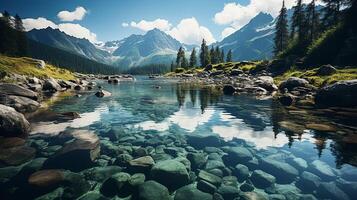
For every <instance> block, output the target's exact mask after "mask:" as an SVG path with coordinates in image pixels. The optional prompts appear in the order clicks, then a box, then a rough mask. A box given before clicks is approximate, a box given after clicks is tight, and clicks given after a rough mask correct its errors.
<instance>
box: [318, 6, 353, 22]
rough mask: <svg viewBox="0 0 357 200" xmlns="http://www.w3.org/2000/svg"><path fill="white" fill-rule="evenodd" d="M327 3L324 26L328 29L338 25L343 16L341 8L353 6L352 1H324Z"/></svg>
mask: <svg viewBox="0 0 357 200" xmlns="http://www.w3.org/2000/svg"><path fill="white" fill-rule="evenodd" d="M322 1H323V2H324V3H325V6H324V13H325V14H324V16H323V20H322V21H323V25H324V28H325V29H327V28H329V27H331V26H333V25H336V24H337V23H338V21H339V19H340V16H341V7H343V6H348V5H351V2H352V1H351V0H322Z"/></svg>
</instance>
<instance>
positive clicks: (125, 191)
mask: <svg viewBox="0 0 357 200" xmlns="http://www.w3.org/2000/svg"><path fill="white" fill-rule="evenodd" d="M129 180H130V174H128V173H124V172H119V173H116V174H114V175H112V176H111V177H110V178H108V179H107V180H105V181H104V183H103V184H102V187H101V188H100V192H101V193H102V194H103V195H104V196H106V197H114V196H115V195H118V196H120V197H126V196H129V195H130V188H129Z"/></svg>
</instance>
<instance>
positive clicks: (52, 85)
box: [43, 78, 62, 92]
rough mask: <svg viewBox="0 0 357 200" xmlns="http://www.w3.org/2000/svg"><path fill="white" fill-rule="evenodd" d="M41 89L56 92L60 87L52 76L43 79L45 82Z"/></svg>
mask: <svg viewBox="0 0 357 200" xmlns="http://www.w3.org/2000/svg"><path fill="white" fill-rule="evenodd" d="M43 90H47V91H51V92H57V91H61V90H62V87H61V85H60V84H58V82H57V81H56V80H55V79H54V78H49V79H47V80H45V83H44V84H43Z"/></svg>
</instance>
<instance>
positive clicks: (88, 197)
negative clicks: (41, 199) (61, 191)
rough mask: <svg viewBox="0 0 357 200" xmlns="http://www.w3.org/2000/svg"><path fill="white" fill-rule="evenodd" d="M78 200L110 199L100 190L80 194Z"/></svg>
mask: <svg viewBox="0 0 357 200" xmlns="http://www.w3.org/2000/svg"><path fill="white" fill-rule="evenodd" d="M49 200H50V199H49ZM51 200H52V199H51ZM78 200H109V198H106V197H105V196H103V195H101V194H100V193H98V192H88V193H86V194H84V195H82V196H80V197H79V198H78Z"/></svg>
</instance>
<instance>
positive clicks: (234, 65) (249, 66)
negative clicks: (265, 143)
mask: <svg viewBox="0 0 357 200" xmlns="http://www.w3.org/2000/svg"><path fill="white" fill-rule="evenodd" d="M259 63H260V62H249V63H244V62H227V63H219V64H214V65H212V70H210V71H212V72H215V71H219V70H223V71H224V72H225V73H230V72H231V71H232V70H234V69H241V70H243V71H244V72H247V73H248V72H249V71H251V70H254V69H255V68H256V67H257V66H258V64H259ZM203 71H204V68H201V67H195V68H192V69H184V68H177V69H175V71H174V72H169V73H167V74H166V76H174V75H181V74H196V73H200V72H203Z"/></svg>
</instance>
